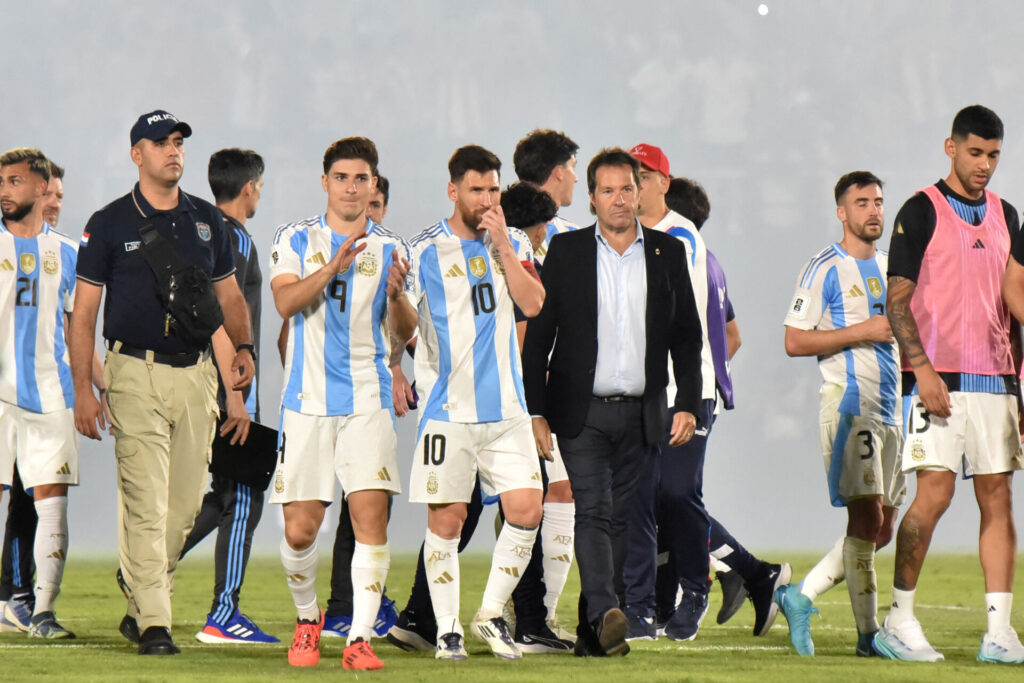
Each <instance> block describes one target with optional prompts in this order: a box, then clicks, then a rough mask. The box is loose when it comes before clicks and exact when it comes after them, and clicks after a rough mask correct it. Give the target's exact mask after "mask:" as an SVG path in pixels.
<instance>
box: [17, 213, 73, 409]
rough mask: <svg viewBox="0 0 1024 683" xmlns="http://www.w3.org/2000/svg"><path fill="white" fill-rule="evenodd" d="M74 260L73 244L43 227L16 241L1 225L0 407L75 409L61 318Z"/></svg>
mask: <svg viewBox="0 0 1024 683" xmlns="http://www.w3.org/2000/svg"><path fill="white" fill-rule="evenodd" d="M77 259H78V245H77V244H76V243H75V241H74V240H72V239H70V238H68V237H65V236H64V235H62V234H60V233H59V232H57V231H55V230H54V229H52V228H51V227H50V226H49V225H47V224H45V223H44V224H43V231H42V232H41V233H40V234H39V235H37V236H35V237H16V236H15V235H14V234H12V233H11V232H9V231H8V230H7V228H6V226H4V224H3V222H2V221H0V401H4V402H5V403H9V404H12V405H17V406H19V407H21V408H24V409H25V410H30V411H32V412H35V413H51V412H53V411H56V410H65V409H67V408H73V407H74V405H75V394H74V388H73V385H72V382H71V366H70V364H69V362H68V349H67V344H66V343H65V338H64V314H65V313H70V312H71V308H72V306H73V303H74V293H75V265H76V261H77Z"/></svg>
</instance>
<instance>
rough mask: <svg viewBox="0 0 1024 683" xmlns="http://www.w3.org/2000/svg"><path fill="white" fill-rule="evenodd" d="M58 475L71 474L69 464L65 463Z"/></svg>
mask: <svg viewBox="0 0 1024 683" xmlns="http://www.w3.org/2000/svg"><path fill="white" fill-rule="evenodd" d="M57 474H71V468H70V467H68V464H67V463H64V464H63V465H61V466H60V469H59V470H57Z"/></svg>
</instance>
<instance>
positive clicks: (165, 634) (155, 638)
mask: <svg viewBox="0 0 1024 683" xmlns="http://www.w3.org/2000/svg"><path fill="white" fill-rule="evenodd" d="M180 652H181V650H179V649H178V646H177V645H175V644H174V641H173V640H171V632H170V631H168V630H167V629H166V628H164V627H163V626H150V627H149V628H147V629H146V630H145V631H143V633H142V637H141V638H139V654H140V655H176V654H178V653H180Z"/></svg>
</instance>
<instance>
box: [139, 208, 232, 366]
mask: <svg viewBox="0 0 1024 683" xmlns="http://www.w3.org/2000/svg"><path fill="white" fill-rule="evenodd" d="M139 236H140V237H141V238H142V245H141V246H140V247H139V251H140V252H142V258H144V259H146V263H148V264H149V267H150V268H152V269H153V273H154V274H155V275H156V281H157V284H158V286H159V287H160V300H161V303H163V306H164V311H166V312H167V315H169V316H170V317H171V319H172V320H173V321H174V326H175V328H176V329H177V330H178V334H179V335H180V336H181V337H182V339H184V340H185V341H186V342H188V343H190V344H194V345H196V346H199V347H206V346H207V345H208V344H209V343H210V338H211V337H213V333H214V332H216V331H217V328H218V327H220V326H221V325H223V324H224V312H223V311H221V308H220V302H219V301H218V300H217V296H216V294H215V293H214V291H213V283H212V282H210V276H209V275H207V274H206V272H205V271H203V270H202V269H201V268H198V267H196V266H193V265H188V264H187V263H185V261H184V259H182V258H181V255H180V254H179V253H178V252H177V250H175V248H174V245H172V244H171V243H170V242H169V241H168V240H167V239H165V238H164V236H163V235H161V234H160V233H159V232H157V230H156V228H154V227H153V226H152V225H150V224H149V223H146V224H144V225H142V226H140V227H139ZM165 333H166V331H165Z"/></svg>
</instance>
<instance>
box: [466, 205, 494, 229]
mask: <svg viewBox="0 0 1024 683" xmlns="http://www.w3.org/2000/svg"><path fill="white" fill-rule="evenodd" d="M485 213H487V212H486V211H483V212H480V214H479V215H477V214H475V213H473V212H472V211H465V210H464V209H462V208H461V207H460V208H459V217H460V218H462V223H463V225H465V226H466V227H467V228H469V229H470V230H479V229H480V222H481V221H483V219H484V214H485Z"/></svg>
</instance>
